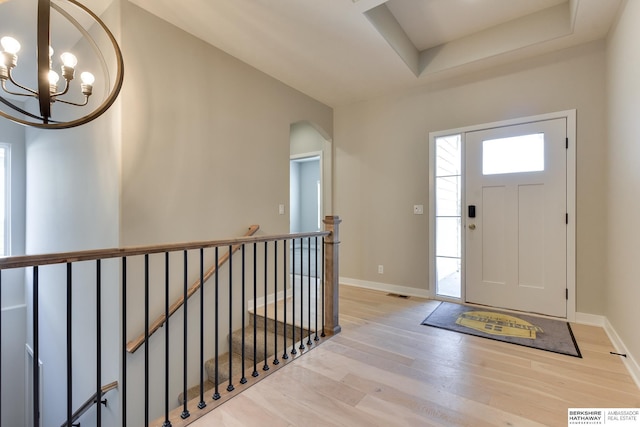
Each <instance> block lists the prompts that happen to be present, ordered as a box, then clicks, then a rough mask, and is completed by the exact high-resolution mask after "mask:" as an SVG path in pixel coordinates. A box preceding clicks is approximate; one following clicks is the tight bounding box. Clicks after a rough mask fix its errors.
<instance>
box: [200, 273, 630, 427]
mask: <svg viewBox="0 0 640 427" xmlns="http://www.w3.org/2000/svg"><path fill="white" fill-rule="evenodd" d="M340 291H341V296H340V323H341V326H342V332H341V333H340V334H338V335H336V336H335V337H333V338H331V339H329V340H326V341H325V342H323V343H322V344H321V345H320V346H319V347H318V348H316V349H314V351H312V352H309V353H308V354H306V355H305V356H304V357H300V358H297V359H296V360H294V361H291V362H290V363H289V364H287V366H284V367H282V368H281V369H279V370H278V371H277V372H274V373H273V374H272V375H270V376H269V377H267V378H265V379H264V380H262V381H261V382H259V383H258V384H256V385H254V386H252V387H251V388H249V389H247V390H246V391H245V392H244V393H242V394H241V395H238V396H236V397H234V398H232V399H231V400H229V401H228V402H226V403H224V404H222V405H221V406H220V407H219V408H218V409H215V410H214V411H212V412H211V413H210V414H209V415H206V416H205V417H203V418H202V419H201V420H198V421H196V422H195V423H193V424H192V425H194V426H199V427H202V426H214V425H215V426H233V427H236V426H256V425H265V426H267V425H268V426H277V427H280V426H385V427H386V426H394V427H395V426H434V427H442V426H446V427H455V426H474V427H476V426H480V427H481V426H525V427H526V426H531V427H539V426H562V425H566V424H567V409H568V408H578V407H631V408H636V407H640V389H638V386H637V385H636V384H635V383H634V381H633V379H632V377H631V376H630V375H629V373H628V372H627V370H626V368H625V366H624V364H623V363H622V361H621V360H620V358H619V357H618V356H613V355H611V354H610V351H613V346H612V344H611V342H610V341H609V339H608V337H607V335H606V333H605V332H604V330H603V329H602V328H599V327H594V326H586V325H578V324H576V325H572V329H573V332H574V335H575V338H576V340H577V342H578V344H579V345H580V347H581V351H582V353H583V358H576V357H570V356H565V355H560V354H555V353H551V352H546V351H541V350H536V349H531V348H527V347H522V346H516V345H511V344H506V343H503V342H498V341H494V340H487V339H483V338H479V337H475V336H470V335H464V334H459V333H455V332H451V331H445V330H442V329H437V328H432V327H427V326H423V325H421V322H422V321H423V320H424V318H426V317H427V316H428V315H429V313H431V312H432V311H433V310H434V309H435V308H436V307H437V305H438V302H436V301H430V300H425V299H421V298H415V297H411V298H408V299H403V298H398V297H394V296H389V295H387V294H384V293H381V292H377V291H372V290H366V289H360V288H355V287H350V286H344V285H342V286H341V287H340Z"/></svg>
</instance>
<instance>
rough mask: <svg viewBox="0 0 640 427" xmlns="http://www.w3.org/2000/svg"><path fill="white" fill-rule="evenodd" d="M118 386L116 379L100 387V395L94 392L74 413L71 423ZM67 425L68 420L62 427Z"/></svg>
mask: <svg viewBox="0 0 640 427" xmlns="http://www.w3.org/2000/svg"><path fill="white" fill-rule="evenodd" d="M116 388H118V381H114V382H112V383H109V384H107V385H103V386H102V388H101V389H100V396H98V393H93V396H91V397H90V398H88V399H87V401H86V402H84V403H83V404H82V406H80V407H79V408H78V410H77V411H76V412H74V413H73V415H72V416H71V420H70V421H71V423H72V424H73V423H75V422H76V421H78V418H80V417H81V416H82V415H84V413H85V412H87V411H88V410H89V408H91V407H92V406H93V405H94V403H97V404H100V403H102V402H100V399H102V396H104V395H105V394H106V393H107V392H109V391H111V390H113V389H116ZM66 426H67V422H66V421H65V422H64V423H62V426H60V427H66Z"/></svg>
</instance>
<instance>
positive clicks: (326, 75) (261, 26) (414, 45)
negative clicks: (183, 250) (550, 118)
mask: <svg viewBox="0 0 640 427" xmlns="http://www.w3.org/2000/svg"><path fill="white" fill-rule="evenodd" d="M0 1H2V0H0ZM109 1H111V0H91V1H89V0H87V1H85V4H87V5H89V6H90V7H92V8H94V10H95V8H98V9H100V10H97V12H100V11H101V10H103V9H104V5H105V4H108V2H109ZM129 1H131V2H132V3H134V4H136V5H138V6H139V7H141V8H143V9H145V10H147V11H149V12H150V13H152V14H154V15H156V16H158V17H160V18H162V19H164V20H166V21H168V22H170V23H172V24H174V25H176V26H178V27H180V28H182V29H183V30H185V31H187V32H189V33H191V34H193V35H194V36H196V37H198V38H200V39H202V40H204V41H206V42H208V43H210V44H212V45H214V46H216V47H218V48H220V49H221V50H223V51H225V52H227V53H229V54H230V55H232V56H234V57H236V58H238V59H240V60H242V61H244V62H246V63H247V64H249V65H251V66H253V67H255V68H257V69H259V70H261V71H263V72H265V73H267V74H269V75H271V76H272V77H274V78H276V79H278V80H280V81H282V82H284V83H286V84H288V85H290V86H292V87H293V88H295V89H297V90H299V91H301V92H303V93H306V94H307V95H309V96H311V97H313V98H315V99H318V100H319V101H322V102H324V103H326V104H328V105H330V106H334V107H335V106H339V105H344V104H348V103H352V102H356V101H359V100H363V99H370V98H372V97H376V96H379V95H382V94H386V93H390V92H394V91H398V90H405V89H410V88H414V87H418V86H420V85H424V84H426V83H428V82H431V81H434V80H441V79H446V78H448V77H451V76H459V75H462V74H465V73H473V72H476V71H479V70H483V69H487V68H490V67H495V66H499V65H504V64H507V63H509V62H513V61H518V60H522V59H525V58H529V57H532V56H535V55H540V54H543V53H547V52H551V51H555V50H560V49H564V48H568V47H571V46H575V45H578V44H582V43H587V42H590V41H593V40H597V39H601V38H604V37H606V35H607V32H608V31H609V28H610V27H611V25H612V23H613V22H614V20H615V17H616V14H617V10H618V9H619V7H620V4H621V3H622V0H388V1H385V0H323V1H319V0H180V1H176V0H129ZM32 2H33V3H35V0H33V1H32ZM18 3H29V2H27V1H26V0H8V1H7V0H4V2H3V3H2V4H1V5H0V8H3V10H4V9H6V8H7V7H8V6H10V5H12V4H13V5H16V4H18ZM13 5H12V6H13ZM7 18H8V14H5V13H4V12H3V13H0V30H2V29H4V28H5V24H6V22H3V21H6V19H7ZM13 21H16V20H15V19H14V20H13ZM1 35H2V34H0V36H1Z"/></svg>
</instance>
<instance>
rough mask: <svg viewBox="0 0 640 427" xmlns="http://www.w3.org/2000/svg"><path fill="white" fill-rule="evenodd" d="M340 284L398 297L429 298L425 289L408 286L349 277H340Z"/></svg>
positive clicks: (428, 293)
mask: <svg viewBox="0 0 640 427" xmlns="http://www.w3.org/2000/svg"><path fill="white" fill-rule="evenodd" d="M340 284H342V285H349V286H355V287H357V288H365V289H372V290H374V291H382V292H387V293H392V294H398V295H407V296H411V297H420V298H431V296H430V292H429V290H427V289H417V288H412V287H409V286H400V285H392V284H390V283H380V282H370V281H368V280H359V279H352V278H350V277H340Z"/></svg>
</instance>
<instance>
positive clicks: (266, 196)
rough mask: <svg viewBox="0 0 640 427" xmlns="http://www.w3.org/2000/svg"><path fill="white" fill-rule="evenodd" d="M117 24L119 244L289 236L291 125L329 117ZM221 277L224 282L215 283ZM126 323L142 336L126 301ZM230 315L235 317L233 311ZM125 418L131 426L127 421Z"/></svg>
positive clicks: (137, 314)
mask: <svg viewBox="0 0 640 427" xmlns="http://www.w3.org/2000/svg"><path fill="white" fill-rule="evenodd" d="M122 16H123V18H122V19H123V21H122V24H123V33H122V47H123V51H124V54H125V60H126V61H127V75H126V82H125V88H124V91H123V94H122V98H121V99H122V105H123V107H122V108H123V116H122V128H123V132H122V154H121V159H122V185H121V190H120V197H121V198H120V200H121V205H120V206H121V211H120V213H121V217H120V218H121V223H120V230H119V231H120V242H121V244H122V245H123V246H131V245H144V244H161V243H167V242H180V241H196V240H211V239H218V238H226V237H235V236H239V235H242V234H243V233H244V232H245V230H246V229H247V227H248V226H249V225H251V224H259V225H260V227H261V229H260V232H259V233H260V234H279V233H288V232H289V215H288V209H287V210H285V213H284V214H282V215H281V214H279V205H280V204H284V205H288V203H289V156H290V133H291V125H292V124H293V123H298V122H310V123H314V124H315V125H316V126H318V127H320V128H322V129H323V130H324V131H325V132H326V133H327V135H331V133H332V131H333V111H332V109H331V108H329V107H327V106H326V105H323V104H321V103H319V102H317V101H315V100H313V99H311V98H309V97H307V96H305V95H303V94H301V93H300V92H297V91H295V90H293V89H291V88H290V87H288V86H285V85H284V84H282V83H280V82H278V81H276V80H274V79H273V78H271V77H269V76H267V75H266V74H264V73H262V72H260V71H258V70H256V69H254V68H252V67H249V66H247V65H246V64H244V63H242V62H240V61H239V60H237V59H235V58H233V57H231V56H229V55H228V54H226V53H224V52H222V51H220V50H219V49H217V48H215V47H213V46H211V45H208V44H206V43H204V42H202V41H201V40H198V39H197V38H195V37H193V36H191V35H189V34H187V33H185V32H184V31H182V30H180V29H178V28H176V27H174V26H172V25H170V24H168V23H167V22H165V21H163V20H161V19H158V18H157V17H155V16H153V15H151V14H149V13H147V12H145V11H143V10H142V9H140V8H138V7H136V6H134V5H132V4H130V3H125V4H124V10H123V15H122ZM150 35H153V37H150ZM168 52H180V60H181V67H180V72H179V73H176V74H175V75H172V73H171V72H173V71H177V69H176V68H173V66H172V65H171V64H168V63H167V60H168V59H170V56H171V55H169V56H167V55H168ZM158 70H162V71H161V72H158ZM169 71H171V72H169ZM158 262H160V261H158ZM210 262H211V260H208V261H207V265H209V263H210ZM155 263H156V261H155V259H152V264H154V265H157V264H155ZM237 264H238V263H236V264H234V266H236V267H237V266H238V265H237ZM189 265H190V266H192V269H190V272H189V275H190V278H189V283H190V284H191V283H192V280H194V279H195V278H196V277H197V262H196V260H191V261H190V262H189ZM181 268H182V267H181V266H180V264H179V263H178V264H177V265H176V266H175V268H174V267H172V268H171V274H172V280H171V283H172V285H174V284H177V285H180V284H181V277H180V275H181V271H182V270H181ZM138 272H139V266H132V269H131V274H132V277H135V276H136V274H138ZM138 277H140V276H138ZM234 277H238V276H234ZM220 280H221V281H222V283H224V277H222V276H221V278H220ZM153 283H158V282H156V281H153ZM159 283H162V281H160V282H159ZM209 289H210V288H209ZM129 291H130V298H132V299H131V301H135V299H134V298H138V299H137V301H141V300H140V299H139V298H141V297H142V292H141V291H142V281H141V280H137V281H136V280H132V281H131V285H130V288H129ZM181 292H182V290H181V287H180V286H172V288H171V290H170V294H171V297H170V298H171V300H174V299H175V298H177V297H178V296H179V295H181ZM207 295H208V296H212V295H213V292H208V293H207V292H205V296H207ZM162 296H163V293H162V292H152V296H151V305H152V307H151V312H152V313H154V315H157V314H158V313H160V312H161V310H162V307H163V305H162V304H163V298H161V297H162ZM221 298H222V295H221ZM234 301H239V298H234ZM182 313H183V312H182V311H179V312H178V314H177V316H174V317H173V318H172V320H171V326H170V328H171V330H175V331H177V332H178V333H179V335H178V336H181V332H180V328H181V325H182ZM189 313H190V315H191V317H190V318H189V323H190V324H192V325H195V324H197V323H196V322H197V321H198V317H197V315H198V313H197V310H190V311H189ZM128 315H129V316H130V317H129V322H128V325H129V331H128V338H129V339H132V338H134V336H135V335H137V334H139V333H141V332H142V331H143V317H142V313H141V310H140V309H139V304H138V305H136V304H131V305H130V306H129V309H128ZM234 315H235V316H236V317H238V316H240V311H239V310H236V311H235V312H234ZM223 327H224V326H223ZM191 338H193V340H194V341H193V347H192V348H198V344H197V335H196V334H195V333H194V334H191ZM211 341H212V340H207V344H206V346H207V348H206V349H205V353H206V354H205V357H207V356H209V355H210V354H211V345H212V342H211ZM162 345H163V338H162V337H161V336H160V335H157V336H154V337H153V339H152V342H151V346H150V349H152V351H153V353H152V354H161V351H160V349H161V348H162ZM156 350H158V351H156ZM221 351H224V350H221ZM142 357H143V354H142V352H139V353H136V354H135V355H133V356H130V357H129V361H130V363H131V365H130V368H131V371H130V372H131V375H132V376H131V379H134V378H135V381H132V382H131V383H130V385H131V387H132V389H130V393H131V394H130V396H134V395H135V393H136V390H138V389H136V387H137V386H140V387H141V386H142V382H141V379H140V378H141V377H140V376H139V373H141V372H142V371H141V370H140V369H138V368H140V367H141V366H142V360H143V359H142ZM190 357H196V359H191V358H190V359H189V360H190V361H191V360H193V363H191V362H190V363H189V364H190V366H191V367H192V368H193V369H191V371H190V373H189V378H190V380H189V383H190V384H191V385H195V384H196V383H197V374H198V369H197V368H198V360H197V354H196V352H195V351H192V352H191V353H190ZM170 358H171V360H172V361H173V363H174V364H175V366H180V364H181V361H182V355H181V349H180V346H172V353H171V355H170ZM205 360H206V359H205ZM161 361H162V359H160V358H158V359H157V362H158V363H159V362H161ZM153 363H154V364H155V363H156V362H153ZM154 366H156V365H154ZM171 375H172V379H173V380H174V381H173V384H174V385H173V386H172V388H171V391H170V396H171V404H172V405H174V404H177V396H178V393H179V392H180V388H181V380H182V377H181V375H182V374H181V371H180V370H179V369H173V370H172V373H171ZM156 380H157V381H160V378H154V379H153V380H152V381H154V382H153V383H152V390H153V393H154V395H153V396H152V398H154V403H153V405H152V408H151V409H152V417H153V416H158V415H160V414H161V406H160V405H159V404H160V403H161V402H162V400H161V399H155V398H157V397H160V396H161V395H160V392H161V390H162V387H161V383H160V382H155V381H156ZM156 391H158V393H157V394H156ZM132 398H133V397H132ZM130 407H132V408H133V407H135V405H134V406H130ZM130 422H131V424H132V425H140V424H141V421H140V419H139V418H134V417H132V418H130Z"/></svg>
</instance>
